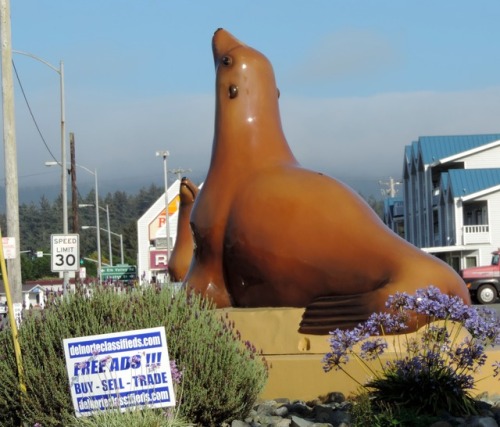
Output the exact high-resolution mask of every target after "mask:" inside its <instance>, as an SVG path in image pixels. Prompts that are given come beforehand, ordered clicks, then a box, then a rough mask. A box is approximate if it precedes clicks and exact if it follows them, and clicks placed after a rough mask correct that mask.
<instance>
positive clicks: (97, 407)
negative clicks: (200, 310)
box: [63, 327, 175, 417]
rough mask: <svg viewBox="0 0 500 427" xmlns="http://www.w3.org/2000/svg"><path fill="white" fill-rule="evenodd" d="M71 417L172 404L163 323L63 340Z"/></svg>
mask: <svg viewBox="0 0 500 427" xmlns="http://www.w3.org/2000/svg"><path fill="white" fill-rule="evenodd" d="M63 343H64V353H65V356H66V368H67V371H68V377H69V379H70V386H71V397H72V400H73V405H74V408H75V414H76V416H77V417H81V416H87V415H92V412H93V411H102V410H107V409H115V410H116V409H120V410H121V411H122V412H123V411H125V410H127V408H131V407H133V408H137V409H143V408H160V407H165V406H175V395H174V389H173V385H172V374H171V372H170V360H169V357H168V349H167V340H166V337H165V328H164V327H158V328H150V329H140V330H135V331H127V332H117V333H111V334H103V335H93V336H88V337H81V338H70V339H65V340H63Z"/></svg>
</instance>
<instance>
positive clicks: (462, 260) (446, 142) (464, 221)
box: [386, 134, 500, 271]
mask: <svg viewBox="0 0 500 427" xmlns="http://www.w3.org/2000/svg"><path fill="white" fill-rule="evenodd" d="M403 180H404V182H403V185H404V197H403V205H404V208H403V210H404V237H405V239H406V240H408V241H409V242H411V243H413V244H414V245H415V246H417V247H419V248H421V249H422V250H424V251H426V252H428V253H431V254H434V255H436V256H438V257H440V258H441V259H443V260H444V261H446V262H447V263H448V264H450V265H451V266H452V267H453V268H454V269H455V270H457V271H458V270H460V269H462V268H466V267H473V266H476V265H488V264H489V263H490V261H491V252H492V251H493V250H496V249H498V248H499V247H500V134H488V135H459V136H423V137H420V138H418V140H417V141H414V142H412V144H411V145H408V146H406V147H405V152H404V164H403ZM394 207H395V204H392V205H391V204H390V202H387V208H386V216H387V219H386V223H387V224H388V225H389V226H390V227H391V228H392V229H394V223H395V222H396V220H397V217H396V215H395V214H394ZM391 208H392V212H391Z"/></svg>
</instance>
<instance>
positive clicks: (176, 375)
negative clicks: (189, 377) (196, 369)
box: [170, 360, 183, 384]
mask: <svg viewBox="0 0 500 427" xmlns="http://www.w3.org/2000/svg"><path fill="white" fill-rule="evenodd" d="M170 373H171V374H172V381H173V382H174V383H175V384H180V383H181V380H182V374H183V372H182V371H181V370H180V369H179V368H178V367H177V363H176V362H175V360H171V361H170Z"/></svg>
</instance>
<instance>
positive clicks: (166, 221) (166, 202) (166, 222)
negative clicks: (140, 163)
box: [163, 151, 170, 267]
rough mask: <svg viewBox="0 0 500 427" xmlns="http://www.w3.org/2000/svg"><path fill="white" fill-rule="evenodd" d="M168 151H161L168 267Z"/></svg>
mask: <svg viewBox="0 0 500 427" xmlns="http://www.w3.org/2000/svg"><path fill="white" fill-rule="evenodd" d="M168 154H169V153H168V151H164V152H163V176H164V179H165V227H166V228H167V230H166V231H167V267H168V260H169V258H170V219H169V215H168V178H167V175H168V173H167V171H168V168H167V157H168Z"/></svg>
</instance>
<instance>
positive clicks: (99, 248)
mask: <svg viewBox="0 0 500 427" xmlns="http://www.w3.org/2000/svg"><path fill="white" fill-rule="evenodd" d="M55 165H61V166H62V164H61V163H59V162H45V166H55ZM75 166H77V167H79V168H81V169H83V170H84V171H86V172H88V173H89V174H91V175H94V186H95V191H94V192H95V222H96V227H97V228H96V233H97V257H98V258H99V259H98V260H97V266H98V271H97V276H98V281H99V283H101V267H102V261H101V232H100V228H99V186H98V179H97V169H94V171H92V170H90V169H89V168H86V167H85V166H82V165H79V164H77V163H75ZM67 226H68V225H67V223H66V227H67Z"/></svg>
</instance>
